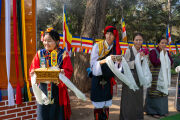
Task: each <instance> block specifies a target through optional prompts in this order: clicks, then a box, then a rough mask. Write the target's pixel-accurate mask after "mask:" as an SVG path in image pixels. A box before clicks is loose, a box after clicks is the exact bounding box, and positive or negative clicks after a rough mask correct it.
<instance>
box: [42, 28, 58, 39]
mask: <svg viewBox="0 0 180 120" xmlns="http://www.w3.org/2000/svg"><path fill="white" fill-rule="evenodd" d="M47 34H48V35H50V36H51V38H52V39H53V40H54V41H59V39H60V38H59V33H58V32H56V31H55V30H51V31H50V32H45V35H47Z"/></svg>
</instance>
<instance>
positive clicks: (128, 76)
mask: <svg viewBox="0 0 180 120" xmlns="http://www.w3.org/2000/svg"><path fill="white" fill-rule="evenodd" d="M121 63H122V67H123V70H124V74H123V73H121V71H119V70H118V68H117V67H115V64H114V62H113V60H112V59H111V56H108V57H107V58H106V64H107V65H108V67H109V68H110V69H111V71H112V72H113V73H114V74H115V75H116V76H117V77H118V78H119V80H121V81H122V82H123V83H125V84H126V85H127V86H128V87H129V88H130V89H132V90H133V91H136V90H138V89H139V88H138V86H137V85H136V82H135V80H134V77H133V75H132V73H131V70H130V68H129V65H128V64H127V62H126V60H125V59H124V57H122V61H121Z"/></svg>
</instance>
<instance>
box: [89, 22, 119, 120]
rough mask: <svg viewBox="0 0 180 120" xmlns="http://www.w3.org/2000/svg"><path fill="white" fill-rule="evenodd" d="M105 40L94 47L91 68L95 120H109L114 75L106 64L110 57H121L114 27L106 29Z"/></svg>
mask: <svg viewBox="0 0 180 120" xmlns="http://www.w3.org/2000/svg"><path fill="white" fill-rule="evenodd" d="M104 36H105V40H104V41H100V42H98V43H96V44H95V45H94V46H93V49H92V53H91V59H90V66H91V70H92V75H93V76H92V86H91V101H92V104H93V105H94V107H95V108H94V117H95V120H108V117H109V106H111V105H112V97H113V85H115V84H116V82H115V80H114V74H113V72H112V71H111V70H110V69H109V67H108V66H107V64H106V59H105V58H107V57H108V56H110V55H120V54H121V49H120V45H119V35H118V31H117V29H116V28H115V27H113V26H107V27H106V28H105V29H104ZM118 65H119V63H118V62H117V67H118Z"/></svg>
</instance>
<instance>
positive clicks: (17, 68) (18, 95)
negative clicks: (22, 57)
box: [13, 0, 22, 104]
mask: <svg viewBox="0 0 180 120" xmlns="http://www.w3.org/2000/svg"><path fill="white" fill-rule="evenodd" d="M13 31H14V53H15V64H16V77H17V86H16V104H21V103H22V99H21V98H22V95H21V87H20V83H19V66H18V49H17V15H16V0H13Z"/></svg>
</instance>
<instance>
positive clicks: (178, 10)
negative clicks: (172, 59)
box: [37, 0, 180, 43]
mask: <svg viewBox="0 0 180 120" xmlns="http://www.w3.org/2000/svg"><path fill="white" fill-rule="evenodd" d="M38 1H43V2H44V4H45V6H44V7H41V8H39V7H38V10H37V31H38V33H37V35H38V39H39V38H40V33H39V30H40V29H43V30H45V29H46V28H47V27H48V26H52V27H54V28H55V29H56V30H58V32H59V33H62V28H63V16H62V13H63V4H64V3H65V4H66V13H67V20H68V25H69V29H70V31H71V33H72V35H74V36H80V34H81V28H82V22H83V18H84V12H85V8H86V2H87V0H38ZM106 10H107V14H106V23H105V25H106V26H107V25H114V26H116V27H117V29H118V30H119V32H121V18H122V16H123V17H124V19H125V23H126V31H127V37H128V41H132V39H133V34H134V33H135V32H142V33H143V34H144V37H145V41H146V42H151V43H155V41H156V40H157V39H158V38H159V37H161V36H162V35H163V36H165V34H166V27H167V24H170V26H171V27H172V29H171V30H172V34H171V36H172V41H173V42H174V43H176V42H177V43H179V42H180V2H179V0H171V14H170V16H171V19H169V11H168V9H167V0H109V1H108V7H107V8H106ZM120 38H121V37H120Z"/></svg>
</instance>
